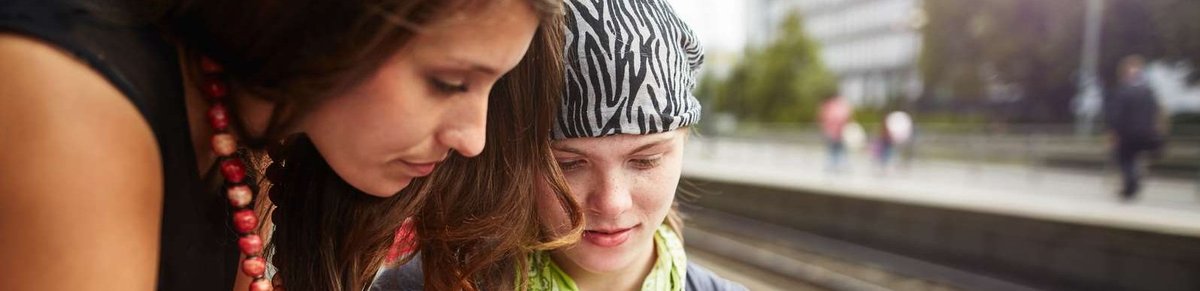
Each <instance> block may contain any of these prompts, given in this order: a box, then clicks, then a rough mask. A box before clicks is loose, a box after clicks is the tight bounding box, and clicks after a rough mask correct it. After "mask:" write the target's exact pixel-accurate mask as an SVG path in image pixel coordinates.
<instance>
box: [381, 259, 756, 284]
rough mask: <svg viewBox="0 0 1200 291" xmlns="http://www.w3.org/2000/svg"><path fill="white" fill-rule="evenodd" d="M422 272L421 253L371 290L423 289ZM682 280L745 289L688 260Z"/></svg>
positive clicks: (386, 273) (385, 275)
mask: <svg viewBox="0 0 1200 291" xmlns="http://www.w3.org/2000/svg"><path fill="white" fill-rule="evenodd" d="M422 272H423V271H422V269H421V255H420V254H418V255H417V256H416V257H414V258H413V259H412V261H409V263H408V264H404V265H402V266H398V267H395V268H388V269H385V270H383V271H382V272H380V273H379V275H378V276H376V277H375V283H373V284H371V291H408V290H423V289H424V288H425V282H424V273H422ZM684 281H685V282H686V285H684V288H683V290H687V291H741V290H746V287H744V286H742V285H741V284H738V283H734V282H731V281H729V280H726V279H725V278H721V277H719V276H717V274H713V272H712V271H709V270H708V269H706V268H704V267H701V266H700V265H697V264H694V263H692V262H688V264H687V278H685V279H684Z"/></svg>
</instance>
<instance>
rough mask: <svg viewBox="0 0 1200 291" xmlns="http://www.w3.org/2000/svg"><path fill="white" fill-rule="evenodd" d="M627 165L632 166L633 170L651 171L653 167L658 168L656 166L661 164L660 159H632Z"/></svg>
mask: <svg viewBox="0 0 1200 291" xmlns="http://www.w3.org/2000/svg"><path fill="white" fill-rule="evenodd" d="M629 163H630V164H632V165H633V167H634V168H637V169H641V170H649V169H653V168H654V167H658V165H659V164H661V163H662V157H656V158H650V159H632V160H629Z"/></svg>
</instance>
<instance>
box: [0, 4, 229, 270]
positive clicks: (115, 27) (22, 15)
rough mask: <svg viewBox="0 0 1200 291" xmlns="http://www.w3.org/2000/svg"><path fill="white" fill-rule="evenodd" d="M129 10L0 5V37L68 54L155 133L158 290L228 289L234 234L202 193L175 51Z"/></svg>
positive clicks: (214, 199)
mask: <svg viewBox="0 0 1200 291" xmlns="http://www.w3.org/2000/svg"><path fill="white" fill-rule="evenodd" d="M131 2H133V1H131ZM130 4H131V3H128V2H125V1H119V0H104V1H82V0H0V32H4V33H15V34H21V35H26V36H29V37H33V38H37V39H40V40H42V41H45V42H47V43H50V44H52V45H54V46H56V47H58V48H59V49H62V50H63V51H65V52H68V53H70V54H72V55H74V56H75V57H77V58H78V59H79V60H80V61H82V62H84V63H85V64H87V65H88V66H90V67H91V68H92V69H94V70H96V72H98V73H100V74H101V75H102V76H104V78H106V79H107V80H108V81H109V82H111V83H112V84H113V86H114V87H116V88H117V89H118V90H120V91H121V93H123V94H124V95H125V96H126V97H127V98H129V101H130V102H132V103H133V104H134V105H135V106H136V107H137V109H138V111H139V112H140V113H141V114H142V117H143V118H144V119H145V120H146V122H147V123H148V124H149V125H150V127H151V129H152V130H153V131H154V136H155V139H156V140H157V142H158V146H159V150H160V154H161V158H162V163H163V176H164V181H163V187H164V189H163V193H164V197H163V218H162V219H163V220H162V226H163V229H162V238H161V245H160V248H161V250H160V251H161V253H160V256H159V257H160V262H159V274H158V289H160V290H229V289H230V288H231V287H232V285H233V280H234V278H235V277H234V276H235V273H236V272H237V271H236V270H237V269H236V267H237V259H238V254H237V246H236V239H237V236H236V233H235V232H234V231H233V229H232V227H230V226H229V222H228V219H227V218H228V217H229V208H228V207H227V206H226V204H227V203H226V202H225V199H224V198H223V197H221V196H220V195H219V193H218V192H217V188H216V185H213V186H212V187H206V184H205V183H204V182H202V181H201V179H200V178H199V177H200V173H198V171H197V166H196V157H195V154H194V151H193V149H192V143H191V135H190V131H189V127H188V120H187V111H186V108H185V106H184V99H183V86H182V78H181V76H180V68H179V61H178V56H177V53H176V49H175V46H174V45H173V44H171V43H170V42H169V41H167V40H166V39H165V38H164V37H163V35H162V34H161V33H160V32H159V30H158V29H156V28H155V26H154V25H153V24H152V21H150V19H148V18H147V17H145V16H138V13H133V12H135V11H137V10H135V9H130V7H135V6H132V5H130ZM209 176H214V175H209ZM81 195H86V194H84V193H81ZM113 272H114V274H115V273H116V272H121V271H120V270H113Z"/></svg>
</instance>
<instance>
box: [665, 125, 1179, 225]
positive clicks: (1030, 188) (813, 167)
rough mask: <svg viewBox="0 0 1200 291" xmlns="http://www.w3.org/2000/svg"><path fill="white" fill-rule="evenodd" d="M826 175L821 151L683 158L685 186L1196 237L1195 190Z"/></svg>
mask: <svg viewBox="0 0 1200 291" xmlns="http://www.w3.org/2000/svg"><path fill="white" fill-rule="evenodd" d="M824 168H825V156H824V149H823V148H819V147H813V146H807V147H806V146H803V145H779V144H769V143H756V142H752V141H738V140H720V141H713V140H705V139H704V138H695V139H693V140H692V142H691V143H690V144H689V145H688V148H687V152H686V153H685V157H684V176H685V177H694V178H704V179H711V180H719V181H736V182H742V183H751V184H756V185H764V186H774V187H786V188H794V189H801V190H805V191H811V192H820V193H826V194H830V195H844V196H853V197H859V198H863V199H873V200H883V201H891V202H897V203H907V204H915V205H923V206H934V207H943V208H950V209H960V210H967V211H979V212H987V213H995V214H1002V215H1014V216H1021V217H1029V218H1034V219H1044V220H1051V221H1059V222H1066V223H1079V224H1087V225H1097V226H1105V227H1117V228H1124V229H1132V230H1141V231H1150V232H1158V233H1165V234H1174V235H1183V236H1189V237H1200V199H1198V198H1200V194H1198V193H1197V189H1196V187H1197V185H1196V183H1195V181H1189V180H1166V179H1154V180H1150V181H1147V182H1146V183H1145V184H1146V185H1145V187H1144V188H1145V189H1144V191H1143V192H1142V193H1141V194H1140V197H1139V199H1138V200H1135V201H1133V202H1132V203H1125V202H1121V201H1119V200H1118V199H1117V195H1116V194H1115V193H1116V184H1117V182H1118V179H1117V177H1116V176H1112V177H1108V176H1105V175H1097V174H1093V173H1082V172H1073V171H1068V170H1058V169H1051V168H1041V169H1034V168H1031V167H1024V166H1019V165H988V164H970V163H962V162H951V161H924V160H916V161H913V162H912V163H911V164H909V165H907V167H905V166H903V165H902V166H901V167H898V169H896V170H895V171H893V172H888V173H884V172H882V171H879V170H877V168H876V167H875V165H874V164H873V163H872V161H871V159H870V158H869V157H868V156H867V155H866V153H865V152H861V151H860V152H850V167H849V170H848V171H844V172H840V173H828V172H826V171H825V170H824Z"/></svg>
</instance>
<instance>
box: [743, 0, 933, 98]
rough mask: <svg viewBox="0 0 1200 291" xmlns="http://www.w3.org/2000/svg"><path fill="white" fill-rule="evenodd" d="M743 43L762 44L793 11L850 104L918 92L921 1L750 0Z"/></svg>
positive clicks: (921, 19) (899, 96)
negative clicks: (813, 41) (745, 35)
mask: <svg viewBox="0 0 1200 291" xmlns="http://www.w3.org/2000/svg"><path fill="white" fill-rule="evenodd" d="M746 5H747V9H746V10H747V14H748V17H747V30H748V33H747V41H748V42H749V43H750V44H751V45H764V44H766V43H767V42H769V41H770V40H771V38H772V37H773V36H774V35H775V34H776V31H777V30H778V26H779V24H780V23H782V22H783V20H784V18H786V17H787V15H788V14H789V13H791V12H792V11H798V12H799V13H800V14H801V15H803V16H804V25H805V29H806V32H807V33H808V35H809V36H810V37H812V38H813V39H814V40H815V41H817V42H818V43H819V44H820V46H821V56H822V59H823V61H824V62H825V65H826V66H827V67H828V68H829V69H830V70H831V71H832V72H833V73H834V74H835V75H837V77H838V79H839V86H838V87H839V89H840V91H841V93H842V95H843V96H845V97H846V98H847V99H848V100H850V101H851V102H853V103H855V104H858V105H862V106H868V107H877V106H882V105H884V104H886V103H887V102H888V100H893V99H900V98H916V97H918V96H919V95H920V94H921V89H922V88H921V85H922V83H921V79H920V75H919V72H918V70H917V59H918V55H919V54H920V51H921V33H920V31H919V29H920V26H921V25H922V24H923V22H924V14H923V13H922V12H921V9H920V8H921V0H749V1H747V4H746Z"/></svg>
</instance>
